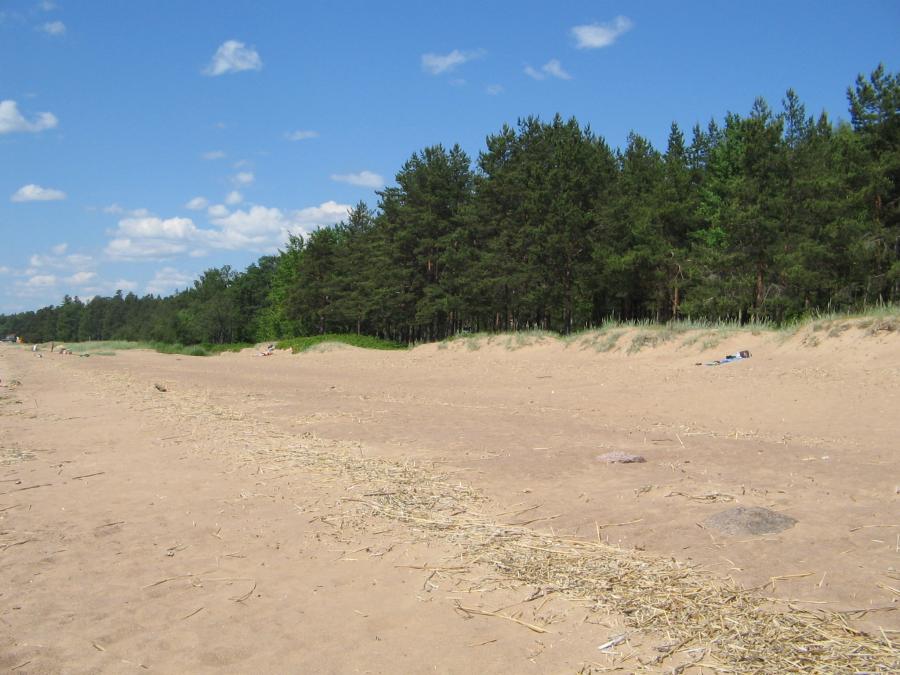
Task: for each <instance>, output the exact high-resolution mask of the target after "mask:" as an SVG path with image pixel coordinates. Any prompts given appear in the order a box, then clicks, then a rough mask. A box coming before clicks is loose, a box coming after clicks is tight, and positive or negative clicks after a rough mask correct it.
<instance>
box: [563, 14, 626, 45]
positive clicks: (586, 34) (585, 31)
mask: <svg viewBox="0 0 900 675" xmlns="http://www.w3.org/2000/svg"><path fill="white" fill-rule="evenodd" d="M633 27H634V22H633V21H632V20H631V19H629V18H628V17H627V16H617V17H616V18H615V19H613V20H612V21H610V22H608V23H589V24H586V25H583V26H575V27H574V28H572V36H573V37H574V38H575V46H576V47H578V49H599V48H600V47H609V46H610V45H611V44H613V43H614V42H615V41H616V40H617V39H618V37H619V36H620V35H622V34H623V33H627V32H628V31H629V30H631V29H632V28H633Z"/></svg>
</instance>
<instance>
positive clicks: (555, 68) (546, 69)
mask: <svg viewBox="0 0 900 675" xmlns="http://www.w3.org/2000/svg"><path fill="white" fill-rule="evenodd" d="M525 74H526V75H528V77H531V78H533V79H535V80H546V79H547V78H548V77H556V78H559V79H560V80H571V79H572V76H571V75H570V74H569V73H567V72H566V71H565V70H564V69H563V67H562V64H561V63H560V62H559V59H550V60H549V61H547V63H545V64H544V65H543V66H541V69H540V70H537V69H536V68H532V67H531V66H525Z"/></svg>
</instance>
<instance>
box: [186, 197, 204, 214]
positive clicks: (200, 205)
mask: <svg viewBox="0 0 900 675" xmlns="http://www.w3.org/2000/svg"><path fill="white" fill-rule="evenodd" d="M207 206H209V200H208V199H206V197H194V198H193V199H192V200H191V201H189V202H188V203H187V204H185V205H184V207H185V208H187V209H190V210H191V211H202V210H203V209H205V208H206V207H207Z"/></svg>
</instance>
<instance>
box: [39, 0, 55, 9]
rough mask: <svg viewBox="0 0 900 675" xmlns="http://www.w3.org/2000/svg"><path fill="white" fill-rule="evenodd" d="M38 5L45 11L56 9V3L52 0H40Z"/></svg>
mask: <svg viewBox="0 0 900 675" xmlns="http://www.w3.org/2000/svg"><path fill="white" fill-rule="evenodd" d="M38 6H39V7H40V8H41V9H42V10H44V11H45V12H52V11H53V10H54V9H56V3H55V2H52V0H41V2H40V4H39V5H38Z"/></svg>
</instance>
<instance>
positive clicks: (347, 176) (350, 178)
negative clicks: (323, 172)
mask: <svg viewBox="0 0 900 675" xmlns="http://www.w3.org/2000/svg"><path fill="white" fill-rule="evenodd" d="M331 180H333V181H337V182H338V183H350V185H359V186H360V187H368V188H381V187H384V177H382V176H380V175H379V174H377V173H374V172H372V171H360V172H359V173H340V174H337V173H333V174H331Z"/></svg>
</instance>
